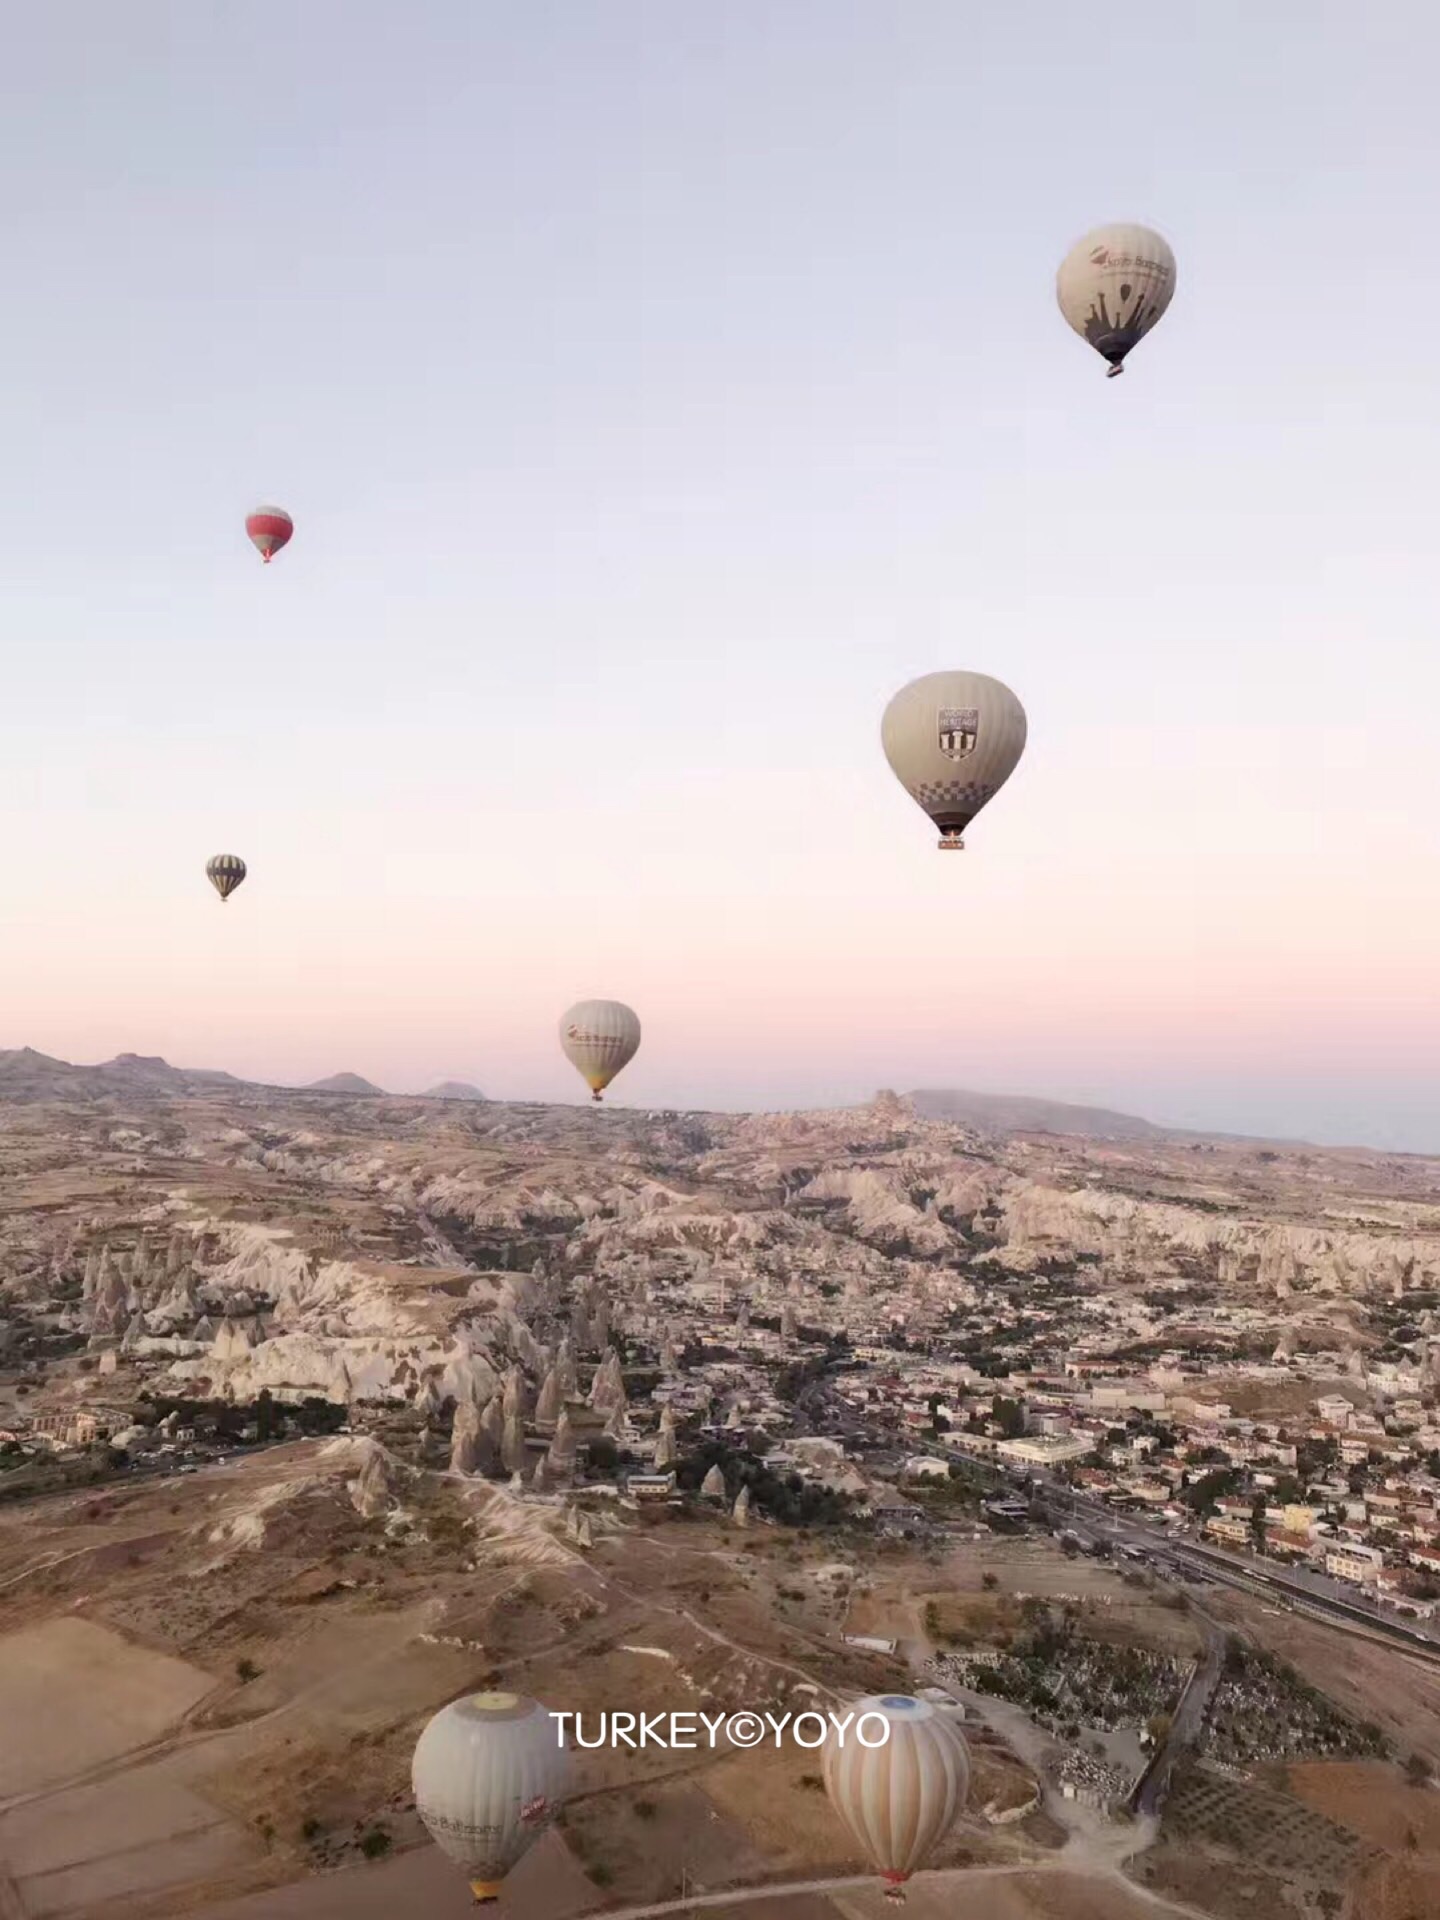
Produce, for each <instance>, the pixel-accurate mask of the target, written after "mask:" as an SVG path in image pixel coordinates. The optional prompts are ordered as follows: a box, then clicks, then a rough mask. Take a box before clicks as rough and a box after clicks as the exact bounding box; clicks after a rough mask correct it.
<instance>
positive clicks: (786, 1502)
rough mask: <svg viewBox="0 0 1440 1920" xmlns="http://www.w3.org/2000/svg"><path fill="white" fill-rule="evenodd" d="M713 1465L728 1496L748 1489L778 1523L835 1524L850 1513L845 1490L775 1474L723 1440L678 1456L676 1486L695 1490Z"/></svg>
mask: <svg viewBox="0 0 1440 1920" xmlns="http://www.w3.org/2000/svg"><path fill="white" fill-rule="evenodd" d="M716 1466H718V1467H719V1469H720V1471H721V1472H722V1473H723V1474H724V1476H725V1490H726V1495H727V1498H729V1499H731V1500H733V1499H734V1498H735V1496H736V1495H737V1494H738V1493H739V1491H740V1489H741V1487H749V1489H750V1499H751V1502H752V1504H753V1505H755V1506H757V1507H763V1508H764V1509H765V1511H766V1513H768V1514H770V1515H771V1516H772V1517H773V1518H774V1519H776V1520H778V1521H779V1522H780V1524H781V1526H782V1527H838V1526H843V1525H844V1524H845V1523H846V1522H847V1521H851V1520H853V1519H854V1517H855V1516H854V1513H853V1511H852V1508H851V1502H850V1496H849V1495H848V1494H844V1493H836V1492H834V1491H833V1490H832V1489H831V1488H830V1487H822V1486H817V1485H815V1484H814V1483H813V1482H811V1481H808V1480H802V1479H801V1477H800V1475H799V1474H798V1473H790V1474H783V1475H782V1474H779V1473H776V1472H775V1471H774V1470H773V1469H772V1468H770V1467H767V1466H766V1464H765V1462H764V1461H763V1460H762V1459H761V1458H760V1456H759V1455H758V1454H755V1453H751V1452H750V1451H749V1450H748V1449H743V1450H736V1449H734V1448H731V1447H729V1446H727V1445H726V1443H725V1442H724V1441H723V1440H707V1441H705V1442H704V1443H703V1445H701V1446H700V1447H698V1448H697V1449H696V1450H695V1452H694V1453H692V1454H689V1455H688V1456H687V1457H686V1458H685V1459H684V1460H682V1461H681V1462H680V1464H679V1466H678V1467H677V1468H676V1470H675V1478H676V1484H677V1485H678V1486H679V1487H680V1488H681V1489H682V1490H683V1491H684V1492H686V1493H698V1492H699V1490H700V1483H701V1481H702V1480H703V1479H704V1478H705V1476H706V1474H707V1473H708V1472H709V1471H710V1469H711V1467H716Z"/></svg>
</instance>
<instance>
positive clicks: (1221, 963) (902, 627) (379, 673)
mask: <svg viewBox="0 0 1440 1920" xmlns="http://www.w3.org/2000/svg"><path fill="white" fill-rule="evenodd" d="M4 18H5V55H6V57H5V60H4V63H3V68H0V165H3V171H4V175H5V178H6V180H7V182H8V187H7V192H6V195H5V211H4V215H3V237H4V251H3V257H4V261H5V287H6V291H5V298H4V303H3V315H4V337H5V351H4V360H3V371H0V433H3V444H4V448H5V454H6V471H7V473H8V485H7V486H6V489H5V496H6V497H5V506H4V511H3V514H0V635H3V658H4V663H5V678H4V687H5V695H6V697H5V702H4V708H3V711H4V716H5V741H6V747H7V751H6V753H5V755H4V759H3V765H0V832H3V845H4V854H3V858H0V1045H13V1046H19V1045H24V1044H29V1045H33V1046H36V1047H39V1048H41V1049H42V1050H44V1051H46V1052H50V1053H55V1054H59V1055H61V1056H62V1057H64V1058H67V1059H78V1060H92V1059H100V1058H104V1057H106V1056H107V1055H109V1054H112V1053H114V1052H116V1051H118V1050H121V1049H133V1050H135V1051H137V1052H142V1053H161V1054H164V1055H165V1056H166V1057H167V1058H168V1059H170V1060H172V1061H175V1062H176V1063H178V1064H182V1065H187V1066H214V1067H225V1068H228V1069H230V1070H231V1071H233V1072H236V1073H240V1074H245V1075H251V1076H255V1077H261V1078H266V1079H273V1080H280V1081H303V1080H307V1079H311V1078H314V1077H316V1076H318V1075H321V1074H324V1073H329V1072H332V1071H335V1070H337V1069H340V1068H349V1069H353V1070H355V1071H357V1072H360V1073H363V1074H366V1075H367V1076H369V1077H371V1078H372V1079H375V1080H377V1081H379V1082H380V1083H381V1084H383V1085H385V1086H388V1087H391V1088H394V1089H408V1088H416V1087H420V1086H423V1085H425V1084H428V1083H429V1082H430V1081H432V1080H434V1079H436V1078H438V1077H440V1076H441V1075H444V1074H455V1075H460V1076H463V1077H467V1078H471V1079H473V1080H475V1081H476V1082H477V1083H478V1084H479V1085H481V1086H482V1087H483V1088H484V1089H485V1090H486V1091H487V1092H490V1093H492V1094H495V1095H497V1096H510V1097H524V1098H540V1099H567V1100H568V1099H572V1098H583V1088H582V1087H581V1085H580V1082H579V1081H578V1079H576V1078H575V1077H574V1075H573V1074H572V1071H571V1069H570V1068H569V1067H568V1066H567V1065H566V1063H565V1062H564V1060H563V1059H562V1058H561V1056H560V1054H559V1050H558V1045H557V1042H556V1037H555V1022H556V1019H557V1017H558V1015H559V1014H560V1012H561V1011H562V1010H563V1009H564V1008H565V1006H566V1005H567V1004H568V1003H569V1002H570V1001H572V1000H574V999H577V998H580V997H585V996H591V995H614V996H616V997H619V998H623V999H625V1000H628V1001H629V1002H630V1003H631V1004H632V1005H633V1006H634V1007H635V1008H636V1009H637V1010H638V1012H639V1013H640V1016H641V1019H642V1022H643V1023H644V1028H645V1042H644V1046H643V1048H642V1051H641V1054H640V1056H639V1058H638V1059H637V1060H636V1062H635V1063H634V1065H633V1066H632V1067H631V1068H630V1069H629V1070H628V1072H627V1073H626V1074H625V1076H624V1078H623V1079H622V1080H621V1081H620V1082H618V1083H617V1086H616V1088H615V1096H614V1097H615V1098H616V1099H617V1100H621V1101H625V1102H634V1103H643V1104H646V1105H649V1104H658V1103H665V1104H677V1105H687V1106H692V1105H693V1106H710V1107H738V1106H750V1105H755V1106H787V1105H808V1104H817V1103H822V1102H831V1101H837V1102H838V1101H849V1100H854V1099H859V1098H862V1097H865V1096H866V1095H868V1094H869V1093H870V1092H871V1091H872V1090H873V1089H874V1088H875V1087H877V1086H880V1085H887V1086H892V1087H897V1088H906V1087H913V1086H917V1085H918V1086H928V1087H938V1086H945V1085H970V1086H979V1087H986V1088H992V1089H1005V1090H1013V1091H1019V1092H1031V1093H1040V1094H1048V1095H1052V1096H1055V1097H1058V1098H1069V1099H1082V1100H1087V1099H1088V1100H1099V1101H1103V1102H1105V1103H1107V1104H1112V1105H1116V1106H1121V1107H1127V1108H1130V1109H1132V1110H1136V1111H1139V1112H1142V1113H1145V1114H1148V1115H1150V1116H1151V1117H1153V1118H1156V1119H1160V1120H1166V1121H1170V1122H1173V1123H1176V1124H1182V1125H1194V1126H1215V1127H1227V1128H1231V1129H1235V1130H1239V1131H1251V1132H1265V1131H1273V1132H1281V1133H1286V1134H1298V1135H1305V1136H1308V1137H1310V1138H1315V1139H1327V1140H1358V1141H1371V1142H1375V1143H1378V1144H1383V1145H1394V1146H1408V1147H1415V1148H1430V1149H1440V995H1437V982H1440V908H1437V899H1436V892H1437V875H1440V808H1437V785H1440V779H1437V772H1436V737H1435V736H1436V726H1437V712H1440V666H1437V656H1436V647H1435V642H1434V637H1433V634H1434V627H1435V619H1436V601H1437V574H1440V562H1437V558H1436V551H1437V533H1436V509H1435V487H1434V473H1435V468H1436V452H1435V449H1436V446H1437V444H1440V397H1437V382H1436V371H1435V370H1436V350H1435V328H1436V316H1437V299H1436V293H1437V287H1436V280H1437V272H1436V257H1437V256H1436V252H1435V241H1434V237H1433V229H1434V209H1435V206H1436V204H1437V198H1440V134H1437V133H1436V131H1435V121H1434V86H1433V75H1434V71H1435V66H1436V60H1437V57H1440V20H1437V17H1436V15H1435V14H1434V12H1433V9H1431V8H1430V7H1429V6H1427V5H1425V4H1422V3H1421V0H1413V3H1412V0H1390V3H1389V4H1381V5H1380V6H1377V7H1375V8H1357V7H1355V6H1354V5H1353V4H1347V5H1344V6H1341V5H1339V4H1334V3H1333V0H1269V3H1268V4H1266V5H1265V6H1257V5H1255V4H1254V0H1249V3H1248V4H1240V3H1239V0H1210V3H1209V4H1207V5H1205V6H1203V7H1202V6H1200V5H1193V6H1185V7H1179V6H1168V7H1155V8H1150V9H1131V10H1129V12H1127V14H1126V15H1125V17H1124V19H1123V20H1121V19H1115V20H1113V21H1107V20H1106V18H1105V17H1104V16H1103V14H1099V13H1097V12H1096V11H1095V10H1094V9H1086V8H1079V7H1075V6H1073V5H1070V4H1067V3H1066V0H1043V3H1042V0H1033V3H1031V4H1023V3H1017V4H1014V5H1010V6H992V7H984V8H982V7H978V6H967V5H962V4H958V0H933V3H931V0H867V3H866V4H853V3H847V0H785V3H784V4H777V3H776V0H729V3H728V4H727V5H725V6H723V7H717V6H714V5H713V4H704V3H702V0H524V4H523V5H519V6H516V5H505V6H502V5H499V4H493V3H490V0H425V3H424V4H421V5H417V6H414V7H411V8H406V9H400V10H397V8H396V7H395V5H394V3H393V0H386V3H385V4H383V5H382V4H380V3H379V0H304V3H303V4H301V5H299V6H296V7H293V8H291V9H289V10H288V11H287V12H285V13H283V14H274V13H273V12H272V13H270V14H264V13H262V14H259V15H257V14H256V13H255V11H254V10H253V9H249V10H247V9H244V8H237V7H235V6H234V5H232V4H229V3H228V0H171V3H170V4H159V3H158V0H126V4H125V5H124V6H116V5H114V4H113V0H56V3H55V4H53V5H49V6H43V7H36V6H20V5H12V6H10V7H7V8H5V10H4ZM1124 219H1135V220H1141V221H1144V222H1147V223H1150V224H1152V225H1155V226H1157V227H1159V228H1160V229H1161V231H1162V232H1164V233H1165V235H1166V236H1167V237H1168V239H1169V240H1170V242H1171V244H1172V246H1173V247H1174V249H1175V253H1176V255H1177V258H1178V262H1179V276H1178V292H1177V294H1176V297H1175V302H1174V305H1173V306H1172V308H1171V310H1170V313H1169V315H1168V316H1167V317H1166V319H1165V321H1164V322H1163V324H1162V325H1161V327H1160V328H1159V329H1158V330H1157V331H1156V333H1155V334H1154V335H1153V336H1152V337H1151V338H1150V339H1149V340H1147V341H1146V342H1144V343H1143V344H1142V345H1141V347H1140V348H1139V349H1138V350H1137V351H1136V353H1135V355H1134V356H1133V358H1132V360H1131V362H1130V364H1129V368H1128V370H1127V372H1126V375H1125V377H1124V378H1123V379H1121V380H1117V381H1107V380H1106V379H1105V378H1104V369H1103V366H1102V363H1101V362H1100V361H1099V360H1098V358H1097V357H1096V356H1095V355H1094V354H1092V353H1091V352H1090V351H1089V350H1088V349H1087V348H1086V347H1085V346H1084V344H1083V343H1082V342H1081V341H1080V340H1078V339H1077V338H1076V337H1075V336H1074V335H1072V334H1071V333H1070V332H1069V330H1068V329H1067V328H1066V327H1065V325H1064V323H1063V322H1062V321H1061V319H1060V316H1059V313H1058V311H1057V309H1056V306H1055V296H1054V273H1055V268H1056V266H1057V264H1058V262H1059V260H1060V258H1061V256H1062V254H1063V253H1064V252H1065V250H1066V249H1067V247H1068V246H1069V245H1070V244H1071V243H1072V242H1073V241H1074V240H1075V239H1076V238H1078V237H1079V235H1080V234H1081V233H1083V232H1084V231H1086V230H1087V229H1088V228H1090V227H1092V226H1095V225H1097V224H1100V223H1102V222H1105V221H1110V220H1124ZM261 500H277V501H279V502H281V503H282V504H284V505H285V506H287V507H288V508H289V509H290V511H291V512H292V513H293V514H294V516H295V519H296V523H297V534H296V538H295V541H294V543H293V545H292V546H291V547H290V548H289V550H288V551H287V552H286V553H284V554H283V555H282V556H281V557H280V558H279V559H278V560H277V561H276V563H275V564H274V566H272V567H271V568H269V569H264V568H262V567H261V566H260V564H259V561H258V559H257V558H256V556H255V555H254V553H253V552H252V550H251V548H250V547H249V545H248V544H247V542H246V540H245V537H244V532H243V518H244V515H245V512H246V511H247V509H248V508H249V507H250V506H252V505H253V504H255V503H256V502H257V501H261ZM944 666H958V667H969V668H975V669H978V670H980V671H983V672H988V673H993V674H996V675H998V676H999V677H1000V678H1002V679H1004V680H1006V681H1007V682H1008V683H1009V684H1010V685H1011V686H1013V687H1014V689H1015V690H1016V692H1017V693H1018V694H1019V696H1020V698H1021V699H1022V701H1023V702H1024V704H1025V706H1026V708H1027V710H1028V713H1029V717H1030V741H1029V746H1028V749H1027V753H1026V756H1025V758H1024V760H1023V761H1022V763H1021V765H1020V768H1019V770H1018V772H1017V773H1016V775H1015V777H1014V779H1013V780H1012V782H1011V784H1010V786H1009V787H1008V788H1007V790H1006V791H1005V793H1004V794H1003V795H1002V796H1001V798H1000V799H998V800H997V801H996V802H995V803H994V804H993V805H992V806H991V807H990V808H989V809H988V810H987V811H986V812H985V813H984V814H983V815H982V816H981V817H980V819H979V820H977V822H976V823H975V825H974V826H973V828H972V829H971V830H970V832H969V834H968V835H967V842H968V851H967V852H965V853H964V854H960V855H941V854H940V853H938V852H937V851H936V849H935V837H936V836H935V833H934V830H933V829H932V828H931V827H930V826H929V824H928V822H927V821H926V820H925V819H924V818H923V816H922V815H921V814H920V813H919V811H918V810H917V809H916V808H915V807H914V806H913V804H912V803H911V802H910V801H909V800H908V799H907V798H906V796H905V795H904V794H903V793H902V792H901V790H900V789H899V787H898V786H897V785H896V784H895V782H894V780H893V777H892V776H891V774H890V772H889V769H888V768H887V766H886V764H885V761H884V759H883V756H882V754H881V751H880V746H879V734H878V729H879V718H880V713H881V710H882V708H883V706H884V704H885V701H886V700H887V699H888V697H889V695H890V694H891V693H892V692H893V691H894V690H895V688H897V687H898V686H899V685H900V684H901V683H902V682H904V681H905V680H908V679H910V678H911V677H913V676H914V675H916V674H919V673H923V672H929V671H932V670H933V669H936V668H939V667H944ZM217 851H234V852H237V853H240V854H242V855H243V856H244V857H245V859H246V860H247V861H248V862H249V863H250V879H249V880H248V882H247V884H246V885H245V887H244V888H243V889H242V890H241V891H240V892H239V893H238V894H237V895H236V897H235V898H234V899H233V900H232V901H231V902H230V904H229V905H228V906H227V907H225V908H223V909H222V908H221V907H220V906H219V904H218V902H217V901H216V899H215V897H214V895H213V894H212V893H211V891H210V889H209V888H208V886H207V885H206V883H205V879H204V873H203V868H204V863H205V860H206V857H207V856H208V855H209V854H211V853H213V852H217Z"/></svg>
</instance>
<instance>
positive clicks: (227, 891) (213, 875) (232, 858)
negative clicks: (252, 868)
mask: <svg viewBox="0 0 1440 1920" xmlns="http://www.w3.org/2000/svg"><path fill="white" fill-rule="evenodd" d="M205 878H206V879H207V880H208V881H209V882H210V884H211V886H212V887H214V889H215V891H216V892H217V893H218V894H219V896H220V898H221V899H222V900H228V899H229V898H230V896H231V894H232V893H233V892H234V891H235V889H236V887H238V886H239V884H240V882H241V881H242V880H243V879H244V878H245V862H244V861H243V860H242V859H241V858H240V856H239V854H238V853H217V854H215V855H213V856H212V857H211V858H210V859H209V860H207V861H206V862H205Z"/></svg>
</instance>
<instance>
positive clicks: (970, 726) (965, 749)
mask: <svg viewBox="0 0 1440 1920" xmlns="http://www.w3.org/2000/svg"><path fill="white" fill-rule="evenodd" d="M979 738H980V709H979V708H978V707H942V708H941V709H940V751H941V753H943V754H944V756H945V758H946V759H947V760H963V759H964V758H965V756H966V754H967V753H973V752H974V751H975V743H976V741H977V740H978V739H979Z"/></svg>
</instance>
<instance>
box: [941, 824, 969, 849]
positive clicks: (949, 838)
mask: <svg viewBox="0 0 1440 1920" xmlns="http://www.w3.org/2000/svg"><path fill="white" fill-rule="evenodd" d="M939 847H940V851H941V852H942V853H963V852H964V851H965V842H964V841H963V840H962V839H961V838H960V834H959V831H958V830H955V831H952V832H950V833H942V834H941V836H940V840H939Z"/></svg>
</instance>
